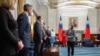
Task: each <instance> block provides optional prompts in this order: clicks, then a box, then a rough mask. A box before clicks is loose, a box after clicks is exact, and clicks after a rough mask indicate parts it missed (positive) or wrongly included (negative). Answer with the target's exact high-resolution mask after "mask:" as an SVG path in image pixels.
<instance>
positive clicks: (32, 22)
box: [30, 16, 34, 40]
mask: <svg viewBox="0 0 100 56" xmlns="http://www.w3.org/2000/svg"><path fill="white" fill-rule="evenodd" d="M30 24H31V39H32V40H33V37H34V16H31V19H30Z"/></svg>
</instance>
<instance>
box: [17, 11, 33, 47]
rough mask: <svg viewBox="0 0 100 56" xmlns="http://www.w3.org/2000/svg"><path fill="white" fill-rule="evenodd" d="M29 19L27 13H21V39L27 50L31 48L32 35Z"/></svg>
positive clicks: (19, 22)
mask: <svg viewBox="0 0 100 56" xmlns="http://www.w3.org/2000/svg"><path fill="white" fill-rule="evenodd" d="M28 19H29V18H28V16H27V15H26V13H25V12H23V13H21V14H20V15H19V16H18V19H17V22H18V32H19V37H20V39H21V40H22V41H23V44H24V47H26V48H29V47H30V34H31V29H30V24H29V20H28Z"/></svg>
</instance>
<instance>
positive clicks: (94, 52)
mask: <svg viewBox="0 0 100 56" xmlns="http://www.w3.org/2000/svg"><path fill="white" fill-rule="evenodd" d="M59 51H60V53H59V55H60V56H67V48H64V47H60V48H59ZM74 56H100V47H75V53H74Z"/></svg>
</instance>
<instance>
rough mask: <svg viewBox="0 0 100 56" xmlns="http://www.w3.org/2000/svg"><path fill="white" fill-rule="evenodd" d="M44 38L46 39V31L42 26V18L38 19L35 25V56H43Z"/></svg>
mask: <svg viewBox="0 0 100 56" xmlns="http://www.w3.org/2000/svg"><path fill="white" fill-rule="evenodd" d="M43 38H44V31H43V25H42V18H41V16H38V17H37V21H36V22H35V24H34V38H33V40H34V43H35V47H34V56H42V51H43Z"/></svg>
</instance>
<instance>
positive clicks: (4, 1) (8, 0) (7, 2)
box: [0, 0, 17, 9]
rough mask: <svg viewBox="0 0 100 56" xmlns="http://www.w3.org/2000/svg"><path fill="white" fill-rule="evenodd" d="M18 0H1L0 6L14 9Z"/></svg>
mask: <svg viewBox="0 0 100 56" xmlns="http://www.w3.org/2000/svg"><path fill="white" fill-rule="evenodd" d="M16 1H17V0H0V6H3V7H6V8H7V9H12V8H13V5H14V3H15V2H16Z"/></svg>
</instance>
